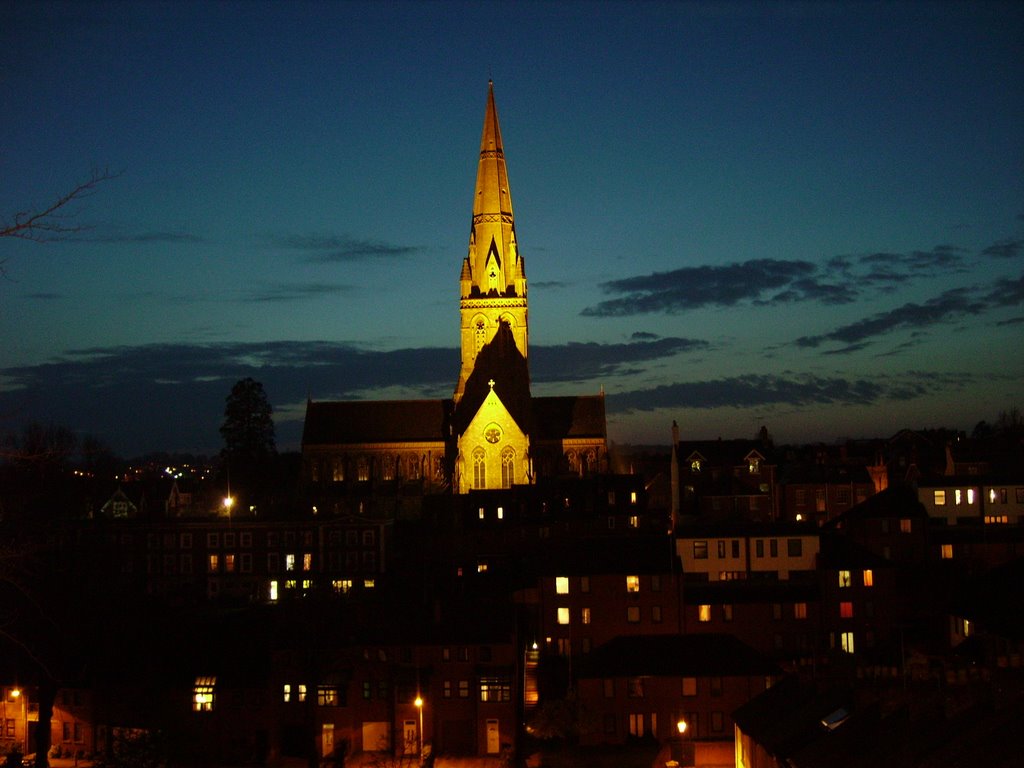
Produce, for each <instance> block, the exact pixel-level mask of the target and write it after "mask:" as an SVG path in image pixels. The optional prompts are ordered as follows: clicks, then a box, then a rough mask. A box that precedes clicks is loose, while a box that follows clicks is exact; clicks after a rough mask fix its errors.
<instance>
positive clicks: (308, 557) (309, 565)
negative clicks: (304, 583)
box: [302, 552, 313, 571]
mask: <svg viewBox="0 0 1024 768" xmlns="http://www.w3.org/2000/svg"><path fill="white" fill-rule="evenodd" d="M302 570H304V571H311V570H313V555H312V554H311V553H309V552H307V553H306V554H304V555H303V556H302Z"/></svg>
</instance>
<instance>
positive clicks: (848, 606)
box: [839, 602, 853, 619]
mask: <svg viewBox="0 0 1024 768" xmlns="http://www.w3.org/2000/svg"><path fill="white" fill-rule="evenodd" d="M839 615H840V617H842V618H844V619H852V618H853V603H850V602H842V603H840V604H839Z"/></svg>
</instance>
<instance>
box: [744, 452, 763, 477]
mask: <svg viewBox="0 0 1024 768" xmlns="http://www.w3.org/2000/svg"><path fill="white" fill-rule="evenodd" d="M747 469H749V470H750V474H752V475H757V474H760V472H761V460H760V459H759V458H757V457H755V456H752V457H750V459H748V460H747Z"/></svg>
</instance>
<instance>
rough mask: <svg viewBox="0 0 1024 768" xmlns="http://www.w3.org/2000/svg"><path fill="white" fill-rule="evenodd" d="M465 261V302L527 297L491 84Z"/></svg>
mask: <svg viewBox="0 0 1024 768" xmlns="http://www.w3.org/2000/svg"><path fill="white" fill-rule="evenodd" d="M466 262H467V266H468V267H469V275H468V276H469V280H468V281H466V280H465V279H464V278H465V270H463V280H460V283H461V290H462V297H463V298H469V297H470V296H520V297H522V296H525V292H526V274H525V269H524V268H523V264H522V262H521V260H520V257H519V252H518V248H517V245H516V235H515V222H514V219H513V217H512V195H511V193H510V192H509V184H508V169H507V167H506V165H505V151H504V148H503V147H502V143H501V128H500V127H499V125H498V109H497V107H496V106H495V104H494V83H493V82H491V81H489V82H488V87H487V111H486V112H485V114H484V128H483V133H482V135H481V137H480V161H479V164H478V166H477V173H476V188H475V190H474V195H473V220H472V224H471V227H470V236H469V253H468V254H467V257H466Z"/></svg>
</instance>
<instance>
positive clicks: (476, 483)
mask: <svg viewBox="0 0 1024 768" xmlns="http://www.w3.org/2000/svg"><path fill="white" fill-rule="evenodd" d="M473 487H474V488H486V487H487V464H486V458H485V456H484V449H483V448H477V449H476V450H475V451H473Z"/></svg>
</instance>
